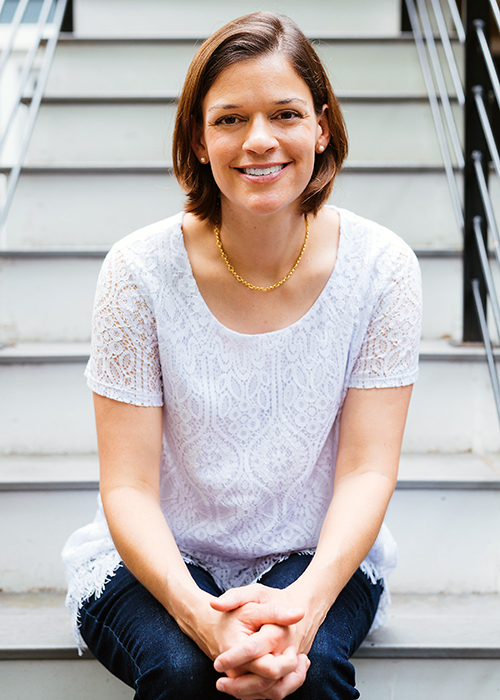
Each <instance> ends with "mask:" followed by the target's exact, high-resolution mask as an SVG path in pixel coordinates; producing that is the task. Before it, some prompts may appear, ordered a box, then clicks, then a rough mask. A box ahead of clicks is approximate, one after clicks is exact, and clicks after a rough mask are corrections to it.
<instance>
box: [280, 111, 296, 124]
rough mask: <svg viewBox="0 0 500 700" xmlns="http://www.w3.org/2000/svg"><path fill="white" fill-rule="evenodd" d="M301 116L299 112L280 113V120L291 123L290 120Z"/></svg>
mask: <svg viewBox="0 0 500 700" xmlns="http://www.w3.org/2000/svg"><path fill="white" fill-rule="evenodd" d="M298 116H299V115H298V114H297V112H292V110H289V109H288V110H286V112H280V113H279V114H278V119H282V120H283V121H289V120H290V119H295V118H296V117H298Z"/></svg>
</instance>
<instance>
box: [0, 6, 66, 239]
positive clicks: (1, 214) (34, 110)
mask: <svg viewBox="0 0 500 700" xmlns="http://www.w3.org/2000/svg"><path fill="white" fill-rule="evenodd" d="M53 2H55V3H57V4H56V9H55V14H54V18H53V21H52V22H51V23H50V24H51V27H52V28H53V31H52V33H51V35H50V37H49V39H48V41H47V44H46V47H45V53H44V57H43V62H42V66H41V69H40V73H39V75H38V79H37V82H36V87H35V90H34V92H33V95H32V97H31V103H30V106H29V111H28V119H27V121H26V125H25V128H24V134H23V139H22V142H21V146H20V148H19V153H18V157H17V162H16V163H15V165H14V166H13V167H12V169H11V171H10V174H9V177H8V184H7V192H6V196H5V203H4V206H3V208H2V209H1V211H0V248H1V247H2V245H1V242H2V239H1V235H2V231H3V228H4V225H5V221H6V219H7V215H8V213H9V209H10V206H11V204H12V200H13V198H14V192H15V189H16V185H17V182H18V180H19V175H20V173H21V169H22V167H23V165H24V160H25V158H26V153H27V151H28V146H29V143H30V140H31V136H32V133H33V129H34V127H35V122H36V118H37V116H38V110H39V107H40V103H41V101H42V96H43V92H44V90H45V85H46V83H47V79H48V77H49V72H50V68H51V66H52V60H53V58H54V53H55V50H56V46H57V41H58V39H59V34H60V32H61V25H62V22H63V18H64V13H65V11H66V5H67V3H68V0H50V1H49V0H44V5H43V6H42V12H43V8H44V7H45V6H46V4H48V11H47V15H46V17H45V22H46V20H47V17H48V12H49V11H50V9H51V7H52V4H53ZM44 14H45V13H44ZM38 34H39V32H38V31H37V37H36V41H37V48H38V46H39V43H40V41H39V39H38ZM26 63H27V61H26ZM25 65H26V64H25ZM23 77H24V76H23ZM25 88H26V85H24V86H23V88H22V90H23V91H24V89H25ZM22 97H23V93H22V92H21V91H20V93H18V104H17V105H16V106H15V108H16V110H17V108H18V107H19V104H20V102H21V99H22Z"/></svg>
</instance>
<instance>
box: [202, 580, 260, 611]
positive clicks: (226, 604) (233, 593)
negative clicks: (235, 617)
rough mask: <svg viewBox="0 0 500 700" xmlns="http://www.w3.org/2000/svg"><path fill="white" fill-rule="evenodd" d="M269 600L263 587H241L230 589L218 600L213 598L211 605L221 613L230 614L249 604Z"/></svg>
mask: <svg viewBox="0 0 500 700" xmlns="http://www.w3.org/2000/svg"><path fill="white" fill-rule="evenodd" d="M266 599H267V596H266V591H265V589H263V587H261V586H256V585H255V586H254V585H250V586H240V587H239V588H230V589H229V590H228V591H226V592H225V593H223V594H222V595H221V596H219V597H218V598H213V599H212V600H211V601H210V605H211V606H212V608H213V609H214V610H218V611H219V612H229V611H230V610H236V608H241V606H242V605H246V604H247V603H265V602H266Z"/></svg>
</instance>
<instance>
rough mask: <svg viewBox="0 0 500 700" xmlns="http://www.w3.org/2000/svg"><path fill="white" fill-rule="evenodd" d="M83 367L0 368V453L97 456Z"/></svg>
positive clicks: (80, 364)
mask: <svg viewBox="0 0 500 700" xmlns="http://www.w3.org/2000/svg"><path fill="white" fill-rule="evenodd" d="M84 367H85V364H84V363H68V364H64V363H60V364H44V365H36V364H29V365H17V366H16V365H14V366H12V365H0V386H1V391H0V425H2V430H1V431H0V454H12V453H14V454H33V453H37V454H53V453H56V454H58V453H59V454H61V453H63V454H64V453H69V454H74V453H77V454H78V453H80V454H82V453H83V454H85V453H92V452H96V451H97V442H96V437H95V426H94V416H93V406H92V394H91V392H90V391H89V390H88V389H87V386H86V383H85V378H84V376H83V370H84Z"/></svg>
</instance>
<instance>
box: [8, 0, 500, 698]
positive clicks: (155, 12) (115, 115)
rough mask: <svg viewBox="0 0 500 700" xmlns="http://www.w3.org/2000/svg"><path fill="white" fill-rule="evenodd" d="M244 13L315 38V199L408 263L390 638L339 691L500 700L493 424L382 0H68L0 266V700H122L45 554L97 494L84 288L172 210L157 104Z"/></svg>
mask: <svg viewBox="0 0 500 700" xmlns="http://www.w3.org/2000/svg"><path fill="white" fill-rule="evenodd" d="M256 9H277V10H278V11H283V12H285V13H286V14H288V15H289V16H291V17H292V18H293V19H295V20H296V21H297V22H298V24H299V26H301V28H302V29H303V30H304V31H306V33H307V34H308V35H309V36H311V37H313V38H316V39H321V42H320V43H319V44H318V51H319V53H320V54H321V56H322V57H323V58H324V60H325V62H326V64H327V66H328V68H329V71H330V77H331V79H332V83H333V85H334V88H335V89H336V91H337V93H338V94H339V96H340V98H341V102H342V104H343V109H344V113H345V118H346V121H347V126H348V131H349V135H350V141H351V152H350V157H349V160H348V162H347V165H346V167H345V168H344V170H343V173H342V175H341V176H340V177H339V179H338V182H337V184H336V187H335V190H334V193H333V196H332V202H334V203H336V204H338V205H339V206H343V207H347V208H350V209H353V210H354V211H356V212H357V213H359V214H361V215H363V216H366V217H368V218H372V219H375V220H376V221H378V222H380V223H382V224H385V225H386V226H388V227H389V228H392V229H393V230H395V231H396V232H397V233H399V234H400V235H401V236H402V237H403V238H405V239H406V240H407V241H408V242H409V243H410V244H411V245H412V247H413V248H414V249H415V250H416V252H417V254H418V256H419V259H420V263H421V267H422V275H423V284H424V304H425V307H424V324H423V340H422V346H421V378H420V380H419V382H418V383H417V385H416V386H415V389H414V396H413V400H412V405H411V409H410V415H409V419H408V426H407V430H406V435H405V441H404V454H403V457H402V460H401V475H400V480H399V483H398V488H397V491H396V493H395V496H394V498H393V501H392V503H391V506H390V509H389V513H388V517H387V522H388V525H389V527H390V528H391V529H392V531H393V533H394V535H395V536H396V538H397V540H398V543H399V546H400V565H399V568H398V570H397V571H396V572H395V573H394V574H393V577H392V579H391V590H392V593H393V606H392V608H391V610H390V612H389V620H388V626H387V627H386V628H385V629H382V630H378V631H377V632H375V633H374V634H373V635H372V636H371V637H370V638H368V639H367V640H366V642H365V643H364V645H363V646H362V647H361V649H360V650H359V651H358V653H357V655H356V659H355V665H356V669H357V679H358V687H359V689H360V691H361V694H362V697H363V698H366V700H428V698H440V700H477V699H478V698H488V700H493V698H500V595H499V593H500V455H499V452H500V430H499V426H498V423H497V417H496V413H495V408H494V403H493V398H492V392H491V388H490V383H489V376H488V370H487V365H486V362H485V359H484V351H483V349H481V348H480V347H476V346H469V347H463V346H461V345H460V344H459V341H460V338H461V253H460V249H461V240H460V234H459V232H458V231H457V229H456V225H455V222H454V217H453V212H452V207H451V203H450V200H449V195H448V190H447V184H446V178H445V174H444V170H443V168H442V166H441V165H440V163H441V159H440V155H439V149H438V145H437V140H436V137H435V135H434V127H433V123H432V118H431V113H430V109H429V107H428V104H427V102H426V100H425V96H424V92H425V90H424V84H423V80H422V77H421V73H420V67H419V64H418V59H417V54H416V50H415V47H414V45H413V40H412V38H411V37H410V36H408V35H404V34H401V33H400V6H399V1H398V0H377V2H373V0H312V1H311V2H309V3H304V2H303V1H302V0H301V1H300V2H299V0H287V1H286V2H285V1H284V0H283V2H271V1H267V2H266V1H265V0H262V1H261V2H250V1H248V0H238V2H236V3H234V2H233V3H230V2H228V1H227V0H210V1H209V0H188V1H187V2H185V3H182V4H181V3H179V2H174V1H173V0H142V2H141V3H137V2H134V1H133V0H75V3H74V13H75V20H74V21H75V32H74V34H71V35H70V34H68V35H63V37H62V39H61V41H60V43H59V45H58V48H57V51H56V56H55V60H54V65H53V67H52V72H51V75H50V78H49V83H48V86H47V90H46V96H45V98H44V100H43V102H42V106H41V109H40V113H39V117H38V121H37V125H36V129H35V133H34V135H33V139H32V142H31V146H30V150H29V153H28V159H27V162H26V165H25V167H24V169H23V171H22V175H21V179H20V181H19V185H18V189H17V192H16V196H15V200H14V202H13V205H12V209H11V212H10V216H9V219H8V222H7V228H6V232H5V235H4V240H5V241H6V247H4V249H2V250H1V251H0V299H1V302H0V344H2V343H4V344H5V345H4V347H3V348H1V349H0V426H1V428H0V532H1V533H2V535H1V537H0V589H1V590H0V688H1V689H2V690H1V693H0V694H1V696H2V698H5V700H28V698H29V699H30V700H88V698H89V697H92V698H95V700H127V699H128V700H131V698H132V697H133V692H132V691H131V690H130V689H129V688H127V687H126V686H124V685H123V684H122V683H121V682H120V681H117V680H116V679H114V678H113V677H111V676H110V675H109V674H108V673H107V672H106V671H105V670H104V669H102V668H101V667H100V666H99V665H98V664H97V663H96V662H95V661H94V660H93V659H92V658H91V656H90V654H86V655H85V656H84V657H83V659H79V658H78V657H77V653H76V649H75V645H74V643H73V640H72V636H71V632H70V629H69V623H68V620H67V615H66V612H65V610H64V608H63V598H64V588H65V579H64V571H63V567H62V563H61V560H60V551H61V548H62V545H63V543H64V541H65V540H66V538H67V537H68V535H69V534H70V533H71V532H72V531H73V530H75V529H76V528H77V527H79V526H81V525H83V524H86V523H87V522H89V521H90V520H91V519H92V518H93V515H94V511H95V501H96V493H97V480H98V463H97V457H96V439H95V431H94V423H93V412H92V401H91V395H90V392H89V390H88V389H87V388H86V386H85V381H84V378H83V369H84V366H85V362H86V360H87V357H88V350H89V340H90V338H89V334H90V320H91V310H92V301H93V295H94V289H95V283H96V277H97V273H98V270H99V268H100V265H101V262H102V258H103V256H104V253H105V251H106V250H107V249H108V248H109V247H110V245H111V244H112V243H113V242H114V241H116V240H118V239H119V238H121V237H123V236H124V235H126V234H127V233H129V232H131V231H133V230H135V229H136V228H139V227H141V226H144V225H146V224H148V223H151V222H153V221H155V220H159V219H162V218H165V217H166V216H169V215H170V214H172V213H175V212H177V211H178V210H179V209H180V208H181V206H182V195H181V193H180V191H179V188H178V186H177V184H176V182H175V180H174V178H173V176H172V174H171V171H170V169H169V167H168V166H169V164H170V135H171V131H172V126H173V117H174V112H175V96H176V94H177V93H178V90H179V88H180V85H181V84H182V79H183V76H184V74H185V71H186V68H187V66H188V64H189V61H190V59H191V57H192V55H193V54H194V51H195V49H196V47H197V46H198V45H199V43H200V39H202V38H204V37H205V36H207V35H208V34H209V33H210V32H211V31H212V30H213V29H214V28H216V27H217V26H220V25H221V24H222V23H223V22H225V21H226V20H229V19H231V18H233V17H236V16H238V15H242V14H245V13H247V12H251V11H254V10H256ZM454 50H455V51H456V55H457V57H458V58H459V61H462V58H463V57H462V55H461V47H460V46H458V45H454ZM454 108H455V109H457V112H458V106H457V105H456V104H455V105H454ZM459 116H460V115H459ZM9 165H10V164H9V163H8V162H4V163H2V164H0V176H1V173H6V172H8V169H9ZM492 186H493V197H494V201H495V202H496V206H497V208H498V210H500V196H499V195H500V191H499V184H498V182H496V181H493V183H492ZM499 213H500V211H499Z"/></svg>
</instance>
